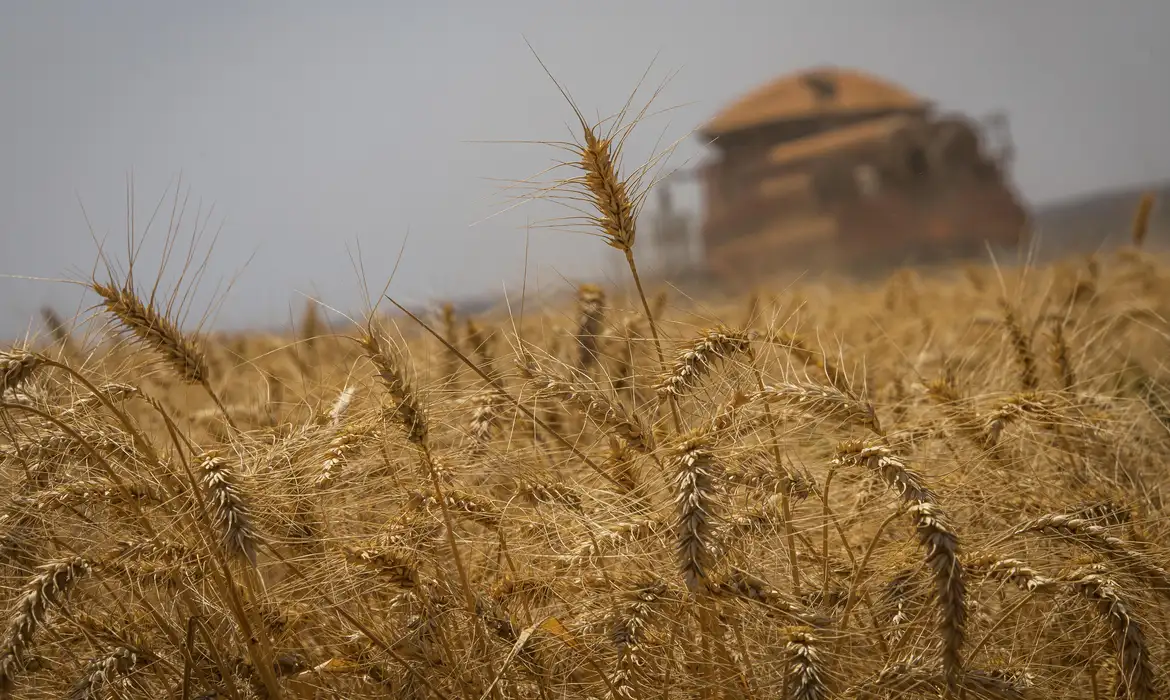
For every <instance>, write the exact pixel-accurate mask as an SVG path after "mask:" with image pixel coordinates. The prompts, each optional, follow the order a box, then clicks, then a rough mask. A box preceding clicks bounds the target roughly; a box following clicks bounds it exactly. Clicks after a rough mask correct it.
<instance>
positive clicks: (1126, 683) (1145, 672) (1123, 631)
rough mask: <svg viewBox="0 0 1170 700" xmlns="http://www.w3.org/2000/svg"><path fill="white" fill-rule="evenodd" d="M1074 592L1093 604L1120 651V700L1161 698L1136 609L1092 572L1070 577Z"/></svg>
mask: <svg viewBox="0 0 1170 700" xmlns="http://www.w3.org/2000/svg"><path fill="white" fill-rule="evenodd" d="M1071 578H1072V579H1073V580H1072V589H1073V591H1074V592H1076V593H1078V594H1079V595H1080V596H1082V597H1083V598H1084V599H1085V600H1088V601H1089V602H1091V603H1093V604H1094V606H1095V607H1096V609H1097V613H1098V614H1099V615H1100V616H1101V618H1102V619H1103V620H1104V621H1105V622H1106V623H1107V624H1108V625H1109V630H1110V632H1111V633H1112V636H1113V643H1114V646H1115V647H1116V650H1117V665H1118V668H1119V670H1120V672H1121V673H1120V677H1119V678H1118V689H1117V697H1124V698H1132V699H1133V700H1153V698H1156V697H1159V695H1158V690H1157V684H1156V681H1155V678H1154V667H1153V664H1152V663H1151V661H1150V650H1149V648H1148V647H1147V645H1146V638H1145V634H1144V632H1143V630H1142V625H1141V624H1140V623H1139V622H1138V621H1137V620H1136V619H1134V617H1133V608H1132V606H1131V605H1130V604H1129V602H1128V601H1126V600H1125V599H1124V598H1123V597H1122V596H1121V593H1120V592H1119V591H1118V589H1117V585H1116V584H1115V583H1114V582H1113V581H1112V580H1110V579H1109V578H1108V577H1106V576H1103V575H1101V574H1098V573H1094V572H1091V571H1078V572H1075V573H1074V574H1073V576H1072V577H1071Z"/></svg>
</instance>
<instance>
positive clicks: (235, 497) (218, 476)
mask: <svg viewBox="0 0 1170 700" xmlns="http://www.w3.org/2000/svg"><path fill="white" fill-rule="evenodd" d="M199 469H200V471H201V472H202V477H201V480H202V483H203V490H204V492H205V493H206V495H207V499H208V501H210V504H211V517H212V519H213V520H214V521H215V526H216V528H217V529H218V530H219V533H220V537H221V542H222V544H223V548H224V550H225V551H226V552H227V553H228V554H230V555H232V556H236V557H242V558H243V559H244V560H246V561H247V562H248V563H249V564H251V565H252V566H253V567H255V566H256V550H257V548H258V547H259V546H260V544H261V542H260V537H259V535H258V534H257V533H256V530H255V529H254V528H253V526H252V514H251V509H250V508H249V506H248V502H247V500H246V499H245V497H244V495H243V493H242V492H241V491H240V488H239V485H238V484H237V483H236V477H235V475H234V474H233V473H232V470H231V467H230V466H229V465H228V461H227V460H226V459H224V458H223V457H220V456H219V455H217V454H215V453H213V452H212V453H206V454H204V455H203V457H202V458H201V459H200V460H199Z"/></svg>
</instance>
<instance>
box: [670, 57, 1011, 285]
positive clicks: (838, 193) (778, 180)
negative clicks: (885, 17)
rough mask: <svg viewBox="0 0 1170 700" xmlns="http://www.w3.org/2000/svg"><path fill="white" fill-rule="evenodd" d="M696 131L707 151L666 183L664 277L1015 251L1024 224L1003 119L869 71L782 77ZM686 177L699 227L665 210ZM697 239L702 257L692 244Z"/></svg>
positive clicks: (867, 266)
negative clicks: (977, 114)
mask: <svg viewBox="0 0 1170 700" xmlns="http://www.w3.org/2000/svg"><path fill="white" fill-rule="evenodd" d="M699 134H700V136H701V137H702V138H703V140H704V141H706V142H707V143H708V144H709V146H710V148H711V151H712V153H711V158H709V159H708V161H707V162H705V163H704V164H702V165H701V166H699V167H697V168H695V169H692V170H689V171H683V172H680V173H676V174H675V175H674V176H672V178H670V179H668V180H667V181H665V182H664V183H662V185H663V186H661V187H660V188H659V191H658V196H659V205H658V217H657V226H656V231H655V234H656V235H655V236H654V237H655V238H656V239H657V240H656V243H657V246H656V247H657V248H658V251H659V255H658V257H659V258H660V264H661V265H662V273H663V274H665V275H667V276H671V275H678V274H680V273H684V272H685V270H684V269H683V268H690V269H691V270H692V271H694V272H697V273H699V274H700V275H701V276H703V277H707V278H709V279H711V278H713V279H712V281H715V282H717V283H722V284H731V285H732V286H736V287H739V286H743V285H745V284H747V285H751V284H756V283H758V282H760V281H762V280H763V279H765V278H770V277H774V276H776V275H780V274H783V273H785V272H800V271H803V270H826V269H834V270H840V271H842V272H850V273H853V274H865V273H867V272H878V271H881V270H888V269H889V268H890V267H892V266H899V265H906V264H922V263H939V262H944V261H948V260H956V259H971V258H975V257H984V256H986V251H987V248H988V246H989V245H990V247H991V248H992V249H993V250H1010V251H1012V253H1013V254H1014V252H1015V249H1016V248H1017V246H1018V245H1019V244H1020V243H1021V241H1022V240H1023V238H1024V236H1025V232H1026V230H1027V227H1028V214H1027V212H1026V211H1025V209H1024V207H1023V205H1022V204H1021V202H1020V200H1019V198H1018V197H1017V195H1016V193H1015V191H1014V188H1013V187H1012V186H1011V184H1010V175H1009V170H1010V162H1011V156H1012V146H1011V141H1010V137H1009V135H1008V131H1007V123H1006V118H1004V117H1003V116H994V117H991V118H988V119H986V120H984V121H983V122H978V121H975V120H971V119H968V118H965V117H962V116H957V115H947V114H938V113H937V112H936V109H935V107H934V105H933V104H932V103H930V102H927V101H924V100H922V99H920V98H919V97H917V96H915V95H913V94H911V93H910V92H908V91H906V90H904V89H902V88H900V87H898V86H896V85H892V84H890V83H888V82H886V81H884V80H881V79H879V78H876V77H873V76H869V75H866V74H864V73H861V72H857V71H852V70H842V69H837V68H824V69H816V70H811V71H807V72H802V73H798V74H796V75H790V76H785V77H781V78H779V79H778V80H775V81H773V82H771V83H769V84H767V85H764V86H762V87H760V88H758V89H756V90H754V91H753V92H751V93H749V94H747V95H746V96H744V97H742V98H741V99H739V100H738V101H736V102H735V103H734V104H732V105H730V106H728V107H727V108H726V109H724V110H722V111H721V112H720V113H719V114H717V115H716V116H715V117H714V118H713V119H711V120H710V121H709V122H708V123H707V124H705V125H704V126H703V127H702V128H701V129H700V130H699ZM680 178H685V179H690V180H694V181H697V182H698V183H699V185H700V186H701V189H702V193H703V194H702V199H703V219H702V222H701V224H700V226H698V227H695V226H691V225H689V222H688V221H686V219H685V218H684V217H681V216H679V215H678V214H677V213H675V212H674V211H673V210H672V209H671V206H670V202H671V193H670V189H669V187H668V185H669V184H670V183H672V182H677V181H678V179H680ZM696 228H698V231H695V229H696ZM695 237H697V238H698V239H699V241H698V243H699V245H697V246H693V247H696V248H700V249H701V250H702V259H701V260H699V261H695V260H693V259H689V258H688V253H687V252H686V251H688V250H689V249H690V247H691V246H690V244H691V243H692V241H691V240H688V239H693V238H695ZM696 268H697V269H696Z"/></svg>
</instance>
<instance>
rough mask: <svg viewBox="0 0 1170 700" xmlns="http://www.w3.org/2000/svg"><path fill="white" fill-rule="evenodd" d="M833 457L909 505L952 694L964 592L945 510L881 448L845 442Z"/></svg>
mask: <svg viewBox="0 0 1170 700" xmlns="http://www.w3.org/2000/svg"><path fill="white" fill-rule="evenodd" d="M834 462H835V463H836V464H850V465H854V466H861V467H865V468H868V469H869V470H871V471H873V472H874V473H876V474H877V475H879V476H880V477H881V479H882V481H884V482H885V483H886V485H887V486H889V487H890V488H891V489H893V490H894V491H896V492H897V493H898V495H899V496H900V497H901V499H902V501H903V502H904V503H906V504H908V505H909V508H908V512H909V514H910V517H911V519H912V520H913V521H914V528H915V530H916V533H917V536H918V543H919V544H920V545H921V546H922V547H923V548H924V549H925V550H926V563H927V565H928V566H929V567H930V570H931V573H932V575H933V578H934V586H935V594H936V596H937V598H938V604H939V608H940V611H939V612H940V620H939V634H940V636H941V637H942V665H943V672H944V674H945V675H946V679H947V688H948V692H949V693H950V694H951V695H952V696H954V697H957V696H958V694H959V691H960V688H961V686H962V683H963V659H962V647H963V639H964V634H965V627H966V620H967V612H966V595H967V593H966V586H965V584H964V581H963V566H962V564H961V563H960V561H959V553H958V550H959V539H958V537H957V536H956V535H955V533H954V531H953V530H952V528H951V526H950V524H949V523H948V522H947V518H946V514H945V513H944V512H943V510H942V509H941V508H940V507H939V506H938V504H937V498H936V497H935V495H934V493H933V492H932V491H931V490H930V489H929V488H927V486H926V485H925V484H924V483H923V481H922V478H921V477H920V476H918V475H917V474H915V473H914V472H913V471H911V470H910V469H908V468H907V467H906V465H905V462H904V461H903V460H902V459H900V458H899V457H897V456H896V455H894V454H893V453H892V452H891V451H890V450H889V448H887V447H884V446H881V445H865V444H863V443H861V442H859V441H850V442H847V443H844V444H842V445H841V446H840V447H839V448H838V450H837V457H836V458H835V460H834Z"/></svg>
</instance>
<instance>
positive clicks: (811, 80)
mask: <svg viewBox="0 0 1170 700" xmlns="http://www.w3.org/2000/svg"><path fill="white" fill-rule="evenodd" d="M928 106H929V102H927V101H925V100H922V99H921V98H919V97H918V96H916V95H914V94H913V93H911V92H909V91H908V90H906V89H904V88H901V87H899V86H897V85H894V84H892V83H889V82H887V81H885V80H882V79H881V78H877V77H874V76H872V75H867V74H865V73H862V72H860V71H855V70H847V69H842V68H817V69H813V70H809V71H804V72H801V73H796V74H795V75H785V76H782V77H780V78H778V79H776V80H773V81H772V82H770V83H767V84H765V85H763V86H761V87H759V88H756V89H755V90H753V91H752V92H750V93H748V94H747V95H744V96H743V97H741V98H740V99H739V100H736V101H735V102H734V103H732V104H731V105H730V106H729V107H727V108H726V109H724V110H723V111H721V112H720V113H719V114H717V115H715V117H714V118H713V119H711V121H709V122H707V124H706V125H705V126H704V127H703V132H704V133H706V134H707V135H708V136H718V135H720V134H726V133H730V132H733V131H740V130H742V129H748V128H751V127H753V126H760V125H763V124H771V123H775V122H782V121H789V120H794V119H802V118H807V117H816V116H821V115H825V114H842V113H850V112H879V111H886V110H908V111H909V110H917V109H924V108H926V107H928Z"/></svg>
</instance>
